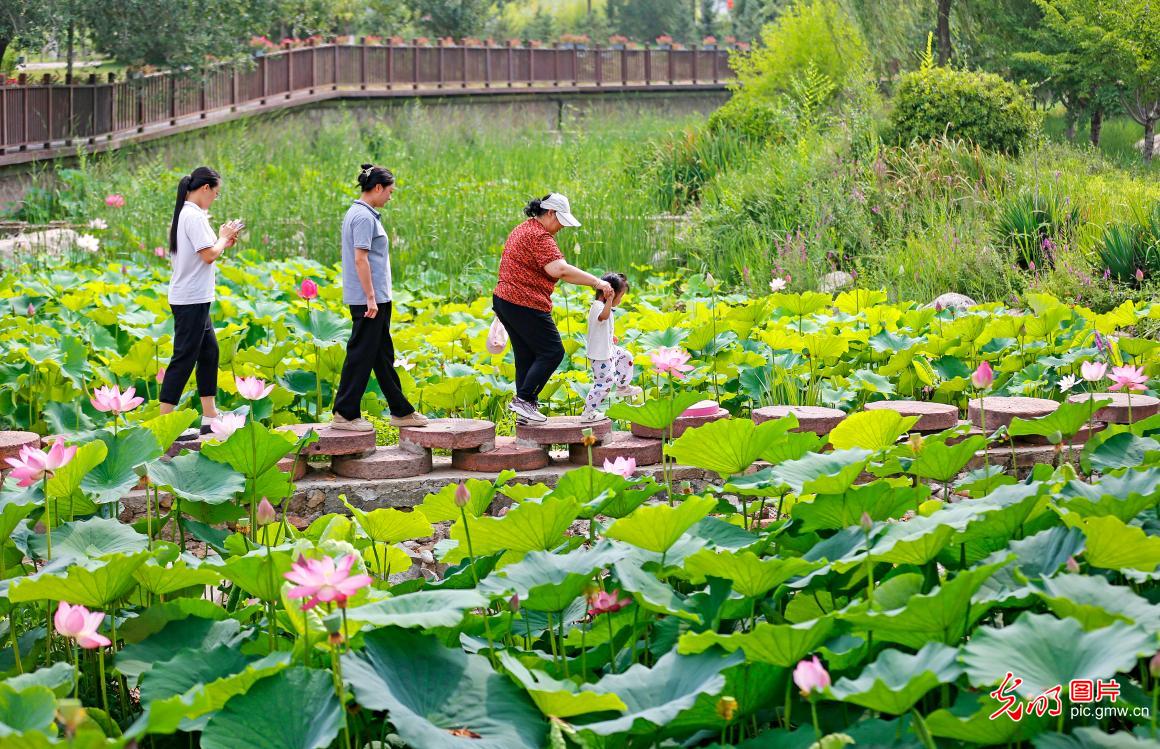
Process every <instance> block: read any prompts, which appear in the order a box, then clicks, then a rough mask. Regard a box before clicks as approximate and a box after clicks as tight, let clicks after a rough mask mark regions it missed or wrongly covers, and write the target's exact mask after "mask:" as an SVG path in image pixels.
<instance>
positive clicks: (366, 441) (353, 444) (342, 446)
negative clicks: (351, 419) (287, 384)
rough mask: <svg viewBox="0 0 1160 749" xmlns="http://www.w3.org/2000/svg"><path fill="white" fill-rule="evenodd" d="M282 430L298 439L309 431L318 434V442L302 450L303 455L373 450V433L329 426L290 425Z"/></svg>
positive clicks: (348, 453) (345, 453)
mask: <svg viewBox="0 0 1160 749" xmlns="http://www.w3.org/2000/svg"><path fill="white" fill-rule="evenodd" d="M282 428H283V429H287V430H289V431H291V432H293V433H294V434H296V435H297V436H298V437H299V438H301V437H302V435H304V434H306V433H307V432H308V431H310V430H311V429H313V430H314V431H315V432H318V440H317V441H316V442H314V444H312V445H307V446H306V447H305V448H303V449H302V454H303V455H358V454H359V453H365V452H367V451H369V450H374V449H375V433H374V432H348V431H346V430H344V429H334V428H333V427H331V426H330V425H329V424H291V425H290V426H286V427H282Z"/></svg>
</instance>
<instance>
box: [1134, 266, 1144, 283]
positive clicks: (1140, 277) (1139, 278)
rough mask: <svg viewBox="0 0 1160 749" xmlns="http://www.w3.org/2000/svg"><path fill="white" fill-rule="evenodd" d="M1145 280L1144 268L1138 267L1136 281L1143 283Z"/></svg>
mask: <svg viewBox="0 0 1160 749" xmlns="http://www.w3.org/2000/svg"><path fill="white" fill-rule="evenodd" d="M1143 282H1144V269H1143V268H1137V269H1136V283H1143Z"/></svg>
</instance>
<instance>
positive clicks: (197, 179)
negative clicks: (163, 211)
mask: <svg viewBox="0 0 1160 749" xmlns="http://www.w3.org/2000/svg"><path fill="white" fill-rule="evenodd" d="M219 182H221V177H219V176H218V173H217V172H215V171H214V170H213V169H210V168H209V167H208V166H199V167H198V168H197V169H194V170H193V173H192V174H187V175H185V176H184V177H182V178H181V181H180V182H178V183H177V203H176V204H175V205H174V206H173V221H171V222H170V224H169V254H170V255H172V254H174V253H175V252H177V222H178V219H180V218H181V209H182V208H183V207H184V206H185V201H186V199H188V197H189V193H191V192H193V191H194V190H200V189H201V188H202V187H204V186H205V185H209V186H210V187H217V186H218V183H219Z"/></svg>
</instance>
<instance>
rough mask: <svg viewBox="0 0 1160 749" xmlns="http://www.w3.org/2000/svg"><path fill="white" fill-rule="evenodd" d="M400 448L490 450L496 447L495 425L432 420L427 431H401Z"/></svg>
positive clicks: (466, 420)
mask: <svg viewBox="0 0 1160 749" xmlns="http://www.w3.org/2000/svg"><path fill="white" fill-rule="evenodd" d="M399 444H400V446H401V447H403V449H406V450H412V449H414V448H420V449H425V450H433V449H439V450H468V449H474V448H479V449H488V450H490V449H491V448H492V447H493V446H494V445H495V423H494V422H491V421H484V420H483V419H431V422H430V423H429V424H427V426H425V427H403V428H401V429H400V430H399Z"/></svg>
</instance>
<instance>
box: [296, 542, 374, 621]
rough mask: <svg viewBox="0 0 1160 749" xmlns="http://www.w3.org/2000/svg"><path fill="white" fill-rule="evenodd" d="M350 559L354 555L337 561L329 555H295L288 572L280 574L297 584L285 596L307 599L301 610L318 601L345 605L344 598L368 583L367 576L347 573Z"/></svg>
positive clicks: (350, 562)
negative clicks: (320, 556)
mask: <svg viewBox="0 0 1160 749" xmlns="http://www.w3.org/2000/svg"><path fill="white" fill-rule="evenodd" d="M354 561H355V557H354V554H347V555H346V556H344V557H342V558H341V559H339V560H338V563H337V564H336V563H335V561H334V559H333V558H332V557H323V558H322V559H307V558H306V557H298V561H296V562H295V563H294V565H293V567H291V568H290V571H289V572H287V573H285V574H284V575H283V577H285V578H286V579H287V580H289V581H290V582H292V583H297V585H295V586H294V587H293V588H291V589H290V590H289V591H288V592H287V593H286V595H287V596H289V597H290V598H307V599H309V600H308V601H306V603H305V604H304V605H303V606H302V610H303V611H308V610H310V609H312V608H314V607H315V606H317V605H318V604H319V603H337V604H338V605H339V607H340V608H346V599H348V598H350V597H351V596H353V595H354V594H355V593H357V592H358V591H360V590H362V589H363V588H365V587H366V586H368V585H370V584H371V578H370V575H351V574H350V569H351V567H352V566H354Z"/></svg>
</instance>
